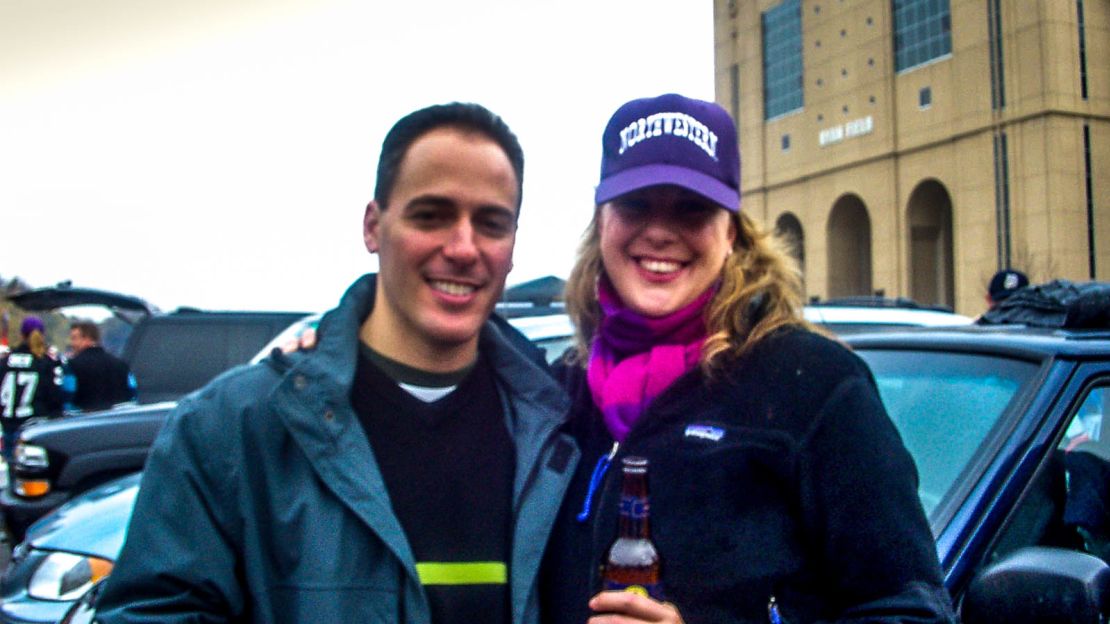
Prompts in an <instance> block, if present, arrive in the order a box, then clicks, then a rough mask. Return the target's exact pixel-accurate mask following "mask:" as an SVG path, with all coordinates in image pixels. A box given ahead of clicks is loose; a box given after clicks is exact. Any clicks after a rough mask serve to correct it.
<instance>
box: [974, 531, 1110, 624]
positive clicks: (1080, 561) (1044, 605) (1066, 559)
mask: <svg viewBox="0 0 1110 624" xmlns="http://www.w3.org/2000/svg"><path fill="white" fill-rule="evenodd" d="M1108 608H1110V566H1108V565H1106V562H1104V561H1103V560H1101V559H1099V558H1098V557H1095V556H1092V555H1088V554H1087V553H1083V552H1078V551H1075V550H1067V549H1064V548H1048V547H1045V546H1033V547H1029V548H1022V549H1020V550H1017V551H1014V552H1013V553H1011V554H1009V555H1007V556H1006V557H1005V558H1003V559H1002V560H1001V561H998V562H996V563H993V564H991V565H990V566H988V567H987V568H986V569H984V570H983V571H982V572H981V573H980V574H978V575H977V576H976V577H975V579H974V580H972V581H971V585H970V586H968V589H967V593H966V594H965V595H964V599H963V603H962V604H961V605H960V618H961V621H962V622H963V623H964V624H986V623H993V622H1007V623H1008V624H1022V623H1024V622H1030V623H1032V622H1074V623H1077V624H1082V623H1086V622H1091V623H1092V624H1096V623H1100V622H1104V621H1105V619H1104V617H1103V615H1104V614H1106V613H1108Z"/></svg>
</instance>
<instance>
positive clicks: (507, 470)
mask: <svg viewBox="0 0 1110 624" xmlns="http://www.w3.org/2000/svg"><path fill="white" fill-rule="evenodd" d="M523 171H524V155H523V153H522V151H521V148H520V145H519V143H518V142H517V139H516V137H515V136H514V135H513V134H512V132H511V131H510V130H509V128H508V126H506V125H505V123H504V122H503V121H502V120H501V119H500V118H499V117H497V116H495V115H493V114H492V113H490V112H489V111H488V110H486V109H485V108H482V107H480V106H478V105H475V104H449V105H444V106H433V107H430V108H427V109H422V110H420V111H416V112H414V113H412V114H410V115H408V116H406V117H404V118H403V119H401V120H400V121H398V122H397V124H396V125H394V127H393V128H392V129H391V130H390V132H389V133H388V134H387V136H386V138H385V141H384V142H383V145H382V153H381V156H380V159H379V163H378V177H377V186H376V189H375V194H374V200H373V201H372V202H370V204H369V205H368V206H367V208H366V213H365V217H364V222H363V237H364V240H365V244H366V247H367V249H368V250H369V251H370V252H371V253H376V254H377V255H378V259H379V266H380V270H379V273H378V274H377V275H367V276H364V277H363V278H361V279H359V280H358V281H357V282H355V284H354V285H353V286H351V288H350V289H349V290H348V291H347V293H346V294H345V295H344V296H343V299H342V300H341V302H340V304H339V307H337V308H336V309H334V310H332V311H331V312H329V313H328V314H327V315H326V316H325V317H324V318H323V320H322V321H321V322H320V325H319V327H318V329H317V341H316V348H315V349H313V350H311V351H305V352H302V353H297V354H292V355H289V356H282V355H275V356H274V357H273V358H272V359H271V360H270V361H268V362H267V363H265V364H263V365H259V366H255V367H249V368H239V369H237V370H236V371H234V372H231V373H228V374H225V375H223V376H222V377H221V378H220V379H218V380H216V381H215V382H213V383H212V384H210V385H209V386H207V387H206V388H204V389H202V390H200V391H199V392H197V393H195V394H193V395H191V396H190V397H188V398H186V399H185V400H183V401H182V402H181V404H180V405H179V406H178V408H177V409H176V410H175V411H174V412H173V413H172V414H171V415H170V417H169V420H168V422H167V423H166V425H165V426H164V427H163V429H162V431H161V434H160V435H159V437H158V440H157V441H156V442H155V444H154V446H153V449H152V451H151V455H150V459H149V460H148V462H147V468H146V472H145V474H144V476H143V482H142V488H141V490H140V493H139V497H138V500H137V501H136V505H135V511H134V516H133V517H132V519H131V524H130V528H129V530H128V535H127V541H126V543H125V545H124V547H123V551H122V553H121V555H120V557H119V561H118V562H117V565H116V567H115V569H114V570H113V572H112V575H111V576H110V577H109V580H108V584H107V586H106V588H105V590H104V593H103V595H102V596H101V598H100V601H99V604H98V611H97V617H98V620H99V621H100V622H101V623H102V624H120V623H124V622H133V623H138V622H144V623H150V622H184V621H204V622H231V621H234V622H258V623H262V622H265V623H267V624H273V623H281V622H432V623H434V624H455V623H458V624H462V623H467V624H470V623H472V622H491V623H504V624H509V623H513V624H526V623H533V622H537V621H538V619H539V598H538V591H537V579H538V574H539V565H540V558H541V555H542V551H543V546H544V544H545V543H546V541H547V537H548V535H549V532H550V530H551V526H552V524H553V523H554V521H555V516H556V513H557V511H558V507H559V501H560V500H561V498H562V494H563V491H564V489H565V487H566V484H567V483H568V482H569V480H570V476H571V474H572V473H573V469H574V465H575V460H576V457H577V451H576V449H575V448H574V445H573V443H572V442H571V441H570V440H569V439H567V438H566V436H564V435H561V434H559V432H558V428H559V426H560V425H561V424H562V419H563V415H564V412H565V408H566V397H565V395H564V394H563V392H562V391H561V389H560V388H559V387H558V385H557V384H556V382H555V380H554V379H552V378H551V377H550V375H549V374H548V373H547V372H546V371H545V369H543V368H541V366H542V364H543V359H542V354H540V353H528V354H526V353H525V350H526V349H525V348H526V347H531V345H529V344H527V343H525V344H524V345H519V344H517V343H516V341H517V340H521V339H522V338H521V337H519V335H518V334H514V333H512V330H511V328H510V327H509V326H508V325H507V324H505V323H504V322H497V321H494V320H491V319H490V318H489V317H490V313H491V311H492V310H493V307H494V304H495V303H496V302H497V300H498V298H499V297H500V295H501V292H502V290H503V288H504V285H505V278H506V275H507V274H508V272H509V269H510V267H511V266H512V253H513V247H514V243H515V240H516V225H517V217H518V215H519V210H520V198H521V188H522V186H521V185H522V181H523Z"/></svg>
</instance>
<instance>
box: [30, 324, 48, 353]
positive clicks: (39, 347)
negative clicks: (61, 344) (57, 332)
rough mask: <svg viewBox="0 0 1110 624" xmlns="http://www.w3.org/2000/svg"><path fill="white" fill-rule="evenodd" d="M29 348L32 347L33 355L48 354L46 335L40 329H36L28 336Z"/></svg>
mask: <svg viewBox="0 0 1110 624" xmlns="http://www.w3.org/2000/svg"><path fill="white" fill-rule="evenodd" d="M27 348H28V349H30V351H31V355H34V356H35V357H37V358H40V357H42V356H44V355H46V336H44V335H42V332H41V331H39V330H37V329H36V330H34V331H32V332H31V334H30V335H29V336H27Z"/></svg>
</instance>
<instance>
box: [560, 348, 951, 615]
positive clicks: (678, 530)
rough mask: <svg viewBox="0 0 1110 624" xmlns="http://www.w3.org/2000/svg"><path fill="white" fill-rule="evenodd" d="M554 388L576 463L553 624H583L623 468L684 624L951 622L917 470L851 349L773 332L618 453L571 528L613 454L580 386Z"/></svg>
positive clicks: (684, 385) (659, 403)
mask: <svg viewBox="0 0 1110 624" xmlns="http://www.w3.org/2000/svg"><path fill="white" fill-rule="evenodd" d="M559 373H560V374H561V376H562V377H563V379H564V384H565V386H566V387H567V389H568V392H569V393H570V395H571V397H572V400H573V401H574V407H573V408H572V413H571V416H570V420H569V421H568V425H567V426H568V428H569V432H570V433H571V434H572V435H573V436H574V437H575V438H576V440H577V441H578V443H579V445H580V447H581V449H582V460H581V461H580V462H579V464H578V466H579V467H578V472H577V474H576V475H575V478H574V480H573V481H572V483H571V486H570V488H569V489H568V491H567V498H566V499H565V500H564V504H563V509H562V510H561V512H560V518H559V524H558V525H557V529H556V534H555V535H554V536H553V538H552V541H551V543H550V544H549V547H548V551H547V556H546V559H545V572H544V577H543V581H542V582H543V600H544V613H545V614H546V617H547V620H546V621H548V622H551V623H563V622H567V623H570V622H573V623H574V624H582V623H583V622H585V621H586V619H587V617H589V615H590V612H589V609H588V608H587V606H586V603H587V601H588V600H589V598H590V597H591V596H592V595H593V594H594V593H596V592H597V591H598V590H599V589H600V586H601V581H600V578H599V571H600V564H601V562H602V560H603V558H604V556H605V553H606V551H607V549H608V547H609V545H610V543H611V542H612V541H613V539H614V538H615V537H616V532H617V519H618V512H617V508H618V498H619V496H620V482H621V475H620V473H621V470H620V459H621V457H624V456H626V455H640V456H643V457H646V458H648V459H649V460H650V462H651V464H650V470H649V475H648V478H649V489H650V497H651V520H650V522H651V532H652V538H653V540H654V542H655V544H656V546H657V548H658V550H659V553H660V556H661V558H662V577H663V579H662V580H663V591H664V592H665V594H666V597H667V599H668V600H669V601H671V602H673V603H674V604H675V605H677V607H678V608H679V610H680V612H681V614H682V616H683V618H684V620H685V621H686V622H687V624H699V623H713V624H721V623H724V622H768V621H770V617H769V613H768V605H769V603H770V602H771V600H772V597H773V599H774V601H775V603H776V604H777V608H778V610H779V613H780V614H781V617H782V621H783V622H787V623H799V622H817V621H844V622H853V621H867V622H949V621H954V620H955V616H954V615H953V613H952V609H951V606H950V603H949V599H948V596H947V593H946V592H945V590H944V586H943V582H942V577H941V572H940V566H939V564H938V562H937V556H936V550H935V546H934V543H933V536H932V534H931V532H930V530H929V525H928V523H927V521H926V519H925V515H924V512H923V511H922V507H921V504H920V502H919V500H918V497H917V472H916V469H915V467H914V464H913V460H912V459H911V457H910V455H909V453H908V452H907V451H906V448H905V446H904V445H903V444H902V440H901V438H900V436H899V434H898V432H897V430H895V428H894V426H893V424H892V422H891V421H890V418H889V417H888V416H887V414H886V412H885V410H884V408H883V406H882V403H881V402H880V400H879V396H878V392H877V390H876V387H875V383H874V379H873V378H872V376H871V374H870V371H869V370H868V368H867V366H866V364H864V362H863V361H862V360H860V359H859V358H858V357H857V356H856V355H854V354H853V353H851V352H850V351H849V350H848V349H846V348H845V347H843V346H842V345H840V344H838V343H836V342H834V341H832V340H829V339H827V338H824V337H822V336H819V335H817V334H814V333H811V332H807V331H802V330H795V329H786V330H780V331H778V332H777V333H775V334H773V335H772V336H771V337H769V338H767V339H766V340H764V341H762V342H761V343H760V344H759V345H758V346H757V347H755V349H754V350H752V351H751V352H750V353H749V354H748V355H747V356H745V357H744V358H743V359H741V360H739V361H738V362H736V363H735V364H733V365H732V366H730V367H729V370H727V371H725V372H724V373H722V375H721V376H720V378H719V379H717V380H715V381H712V382H710V381H707V380H706V378H705V376H704V375H703V374H702V373H701V371H700V370H695V371H691V372H690V373H688V374H686V375H685V376H683V377H682V378H680V379H679V380H677V381H676V382H675V383H674V384H673V385H672V386H671V387H670V388H668V389H667V390H666V391H665V392H664V393H663V394H661V395H660V396H659V397H657V398H656V399H655V401H654V402H653V403H652V405H651V406H650V407H649V409H648V411H647V412H646V413H645V414H644V416H643V417H642V419H641V420H640V421H639V422H638V423H637V424H636V425H635V426H634V427H633V429H632V431H631V432H630V433H629V435H628V437H627V439H626V440H625V441H624V443H623V444H621V445H620V448H619V451H618V453H617V455H616V457H615V458H614V459H613V462H612V465H611V468H610V469H609V470H608V471H607V473H606V475H605V478H604V479H603V481H602V482H601V484H600V485H599V486H598V487H597V489H596V492H595V494H594V498H593V509H592V511H591V513H590V516H589V518H588V520H587V521H585V522H579V521H577V520H576V519H575V517H574V516H575V515H576V514H577V513H579V512H580V511H581V510H582V508H583V503H584V500H585V498H586V491H587V484H588V482H589V480H590V474H591V472H592V471H593V469H594V466H595V465H596V464H597V461H598V459H599V457H601V456H602V455H604V454H606V453H608V452H609V451H610V450H611V448H612V445H613V440H612V437H611V436H610V435H609V433H608V431H607V430H606V429H605V426H604V424H603V423H602V420H601V415H600V413H599V411H598V410H597V408H596V407H595V406H594V402H593V400H592V397H591V395H590V391H589V387H588V386H587V383H586V375H585V370H583V369H582V368H580V367H575V366H565V367H563V368H562V369H561V370H560V371H559ZM718 435H719V439H713V438H715V437H718Z"/></svg>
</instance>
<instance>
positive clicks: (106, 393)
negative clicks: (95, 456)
mask: <svg viewBox="0 0 1110 624" xmlns="http://www.w3.org/2000/svg"><path fill="white" fill-rule="evenodd" d="M69 348H70V353H71V355H70V358H69V360H68V361H67V362H66V377H67V379H66V383H65V386H66V389H67V390H68V391H69V392H70V393H71V396H70V401H69V402H70V403H71V404H72V405H73V406H74V407H77V408H80V409H81V410H84V411H86V412H87V411H91V410H97V409H106V408H109V407H111V406H113V405H115V404H116V403H124V402H126V401H132V400H134V399H135V377H134V376H132V374H131V369H130V368H129V367H128V366H127V363H126V362H124V361H123V360H121V359H119V358H118V357H116V356H114V355H112V354H111V353H109V352H108V351H107V350H105V349H104V347H102V346H101V345H100V328H99V327H97V325H96V323H93V322H91V321H77V322H75V323H72V324H71V325H70V326H69Z"/></svg>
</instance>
